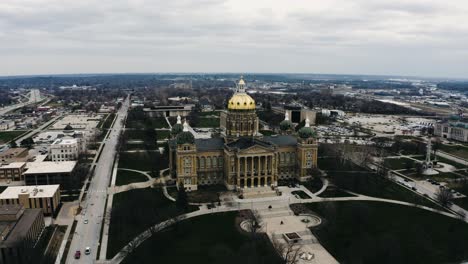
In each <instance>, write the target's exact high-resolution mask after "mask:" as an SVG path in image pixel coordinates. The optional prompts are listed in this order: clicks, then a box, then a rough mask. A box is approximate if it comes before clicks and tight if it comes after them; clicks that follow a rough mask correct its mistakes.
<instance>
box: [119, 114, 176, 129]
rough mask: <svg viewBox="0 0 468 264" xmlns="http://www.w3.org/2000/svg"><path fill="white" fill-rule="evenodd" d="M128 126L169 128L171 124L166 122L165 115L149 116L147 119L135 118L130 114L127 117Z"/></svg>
mask: <svg viewBox="0 0 468 264" xmlns="http://www.w3.org/2000/svg"><path fill="white" fill-rule="evenodd" d="M125 126H126V127H127V128H138V129H145V128H169V125H168V124H167V122H166V119H165V118H164V117H147V118H145V119H135V118H132V117H131V116H130V115H129V117H128V118H127V123H126V125H125Z"/></svg>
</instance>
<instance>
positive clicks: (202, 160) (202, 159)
mask: <svg viewBox="0 0 468 264" xmlns="http://www.w3.org/2000/svg"><path fill="white" fill-rule="evenodd" d="M200 168H205V157H201V158H200Z"/></svg>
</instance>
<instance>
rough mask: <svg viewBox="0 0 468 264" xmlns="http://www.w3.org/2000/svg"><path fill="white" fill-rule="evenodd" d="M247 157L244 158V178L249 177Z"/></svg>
mask: <svg viewBox="0 0 468 264" xmlns="http://www.w3.org/2000/svg"><path fill="white" fill-rule="evenodd" d="M247 169H248V168H247V157H244V177H247Z"/></svg>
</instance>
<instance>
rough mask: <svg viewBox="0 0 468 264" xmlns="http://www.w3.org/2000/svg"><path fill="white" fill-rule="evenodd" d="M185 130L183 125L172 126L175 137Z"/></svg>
mask: <svg viewBox="0 0 468 264" xmlns="http://www.w3.org/2000/svg"><path fill="white" fill-rule="evenodd" d="M183 129H184V127H183V126H182V125H181V124H175V125H173V126H172V129H171V133H172V134H173V135H177V134H179V133H180V132H182V130H183Z"/></svg>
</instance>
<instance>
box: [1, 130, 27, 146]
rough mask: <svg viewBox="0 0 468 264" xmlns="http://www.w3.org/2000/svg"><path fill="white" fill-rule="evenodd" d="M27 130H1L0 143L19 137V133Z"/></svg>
mask: <svg viewBox="0 0 468 264" xmlns="http://www.w3.org/2000/svg"><path fill="white" fill-rule="evenodd" d="M28 131H29V130H12V131H2V132H0V144H5V143H8V142H10V141H11V140H13V139H15V138H16V137H19V136H20V135H22V134H24V133H26V132H28Z"/></svg>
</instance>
